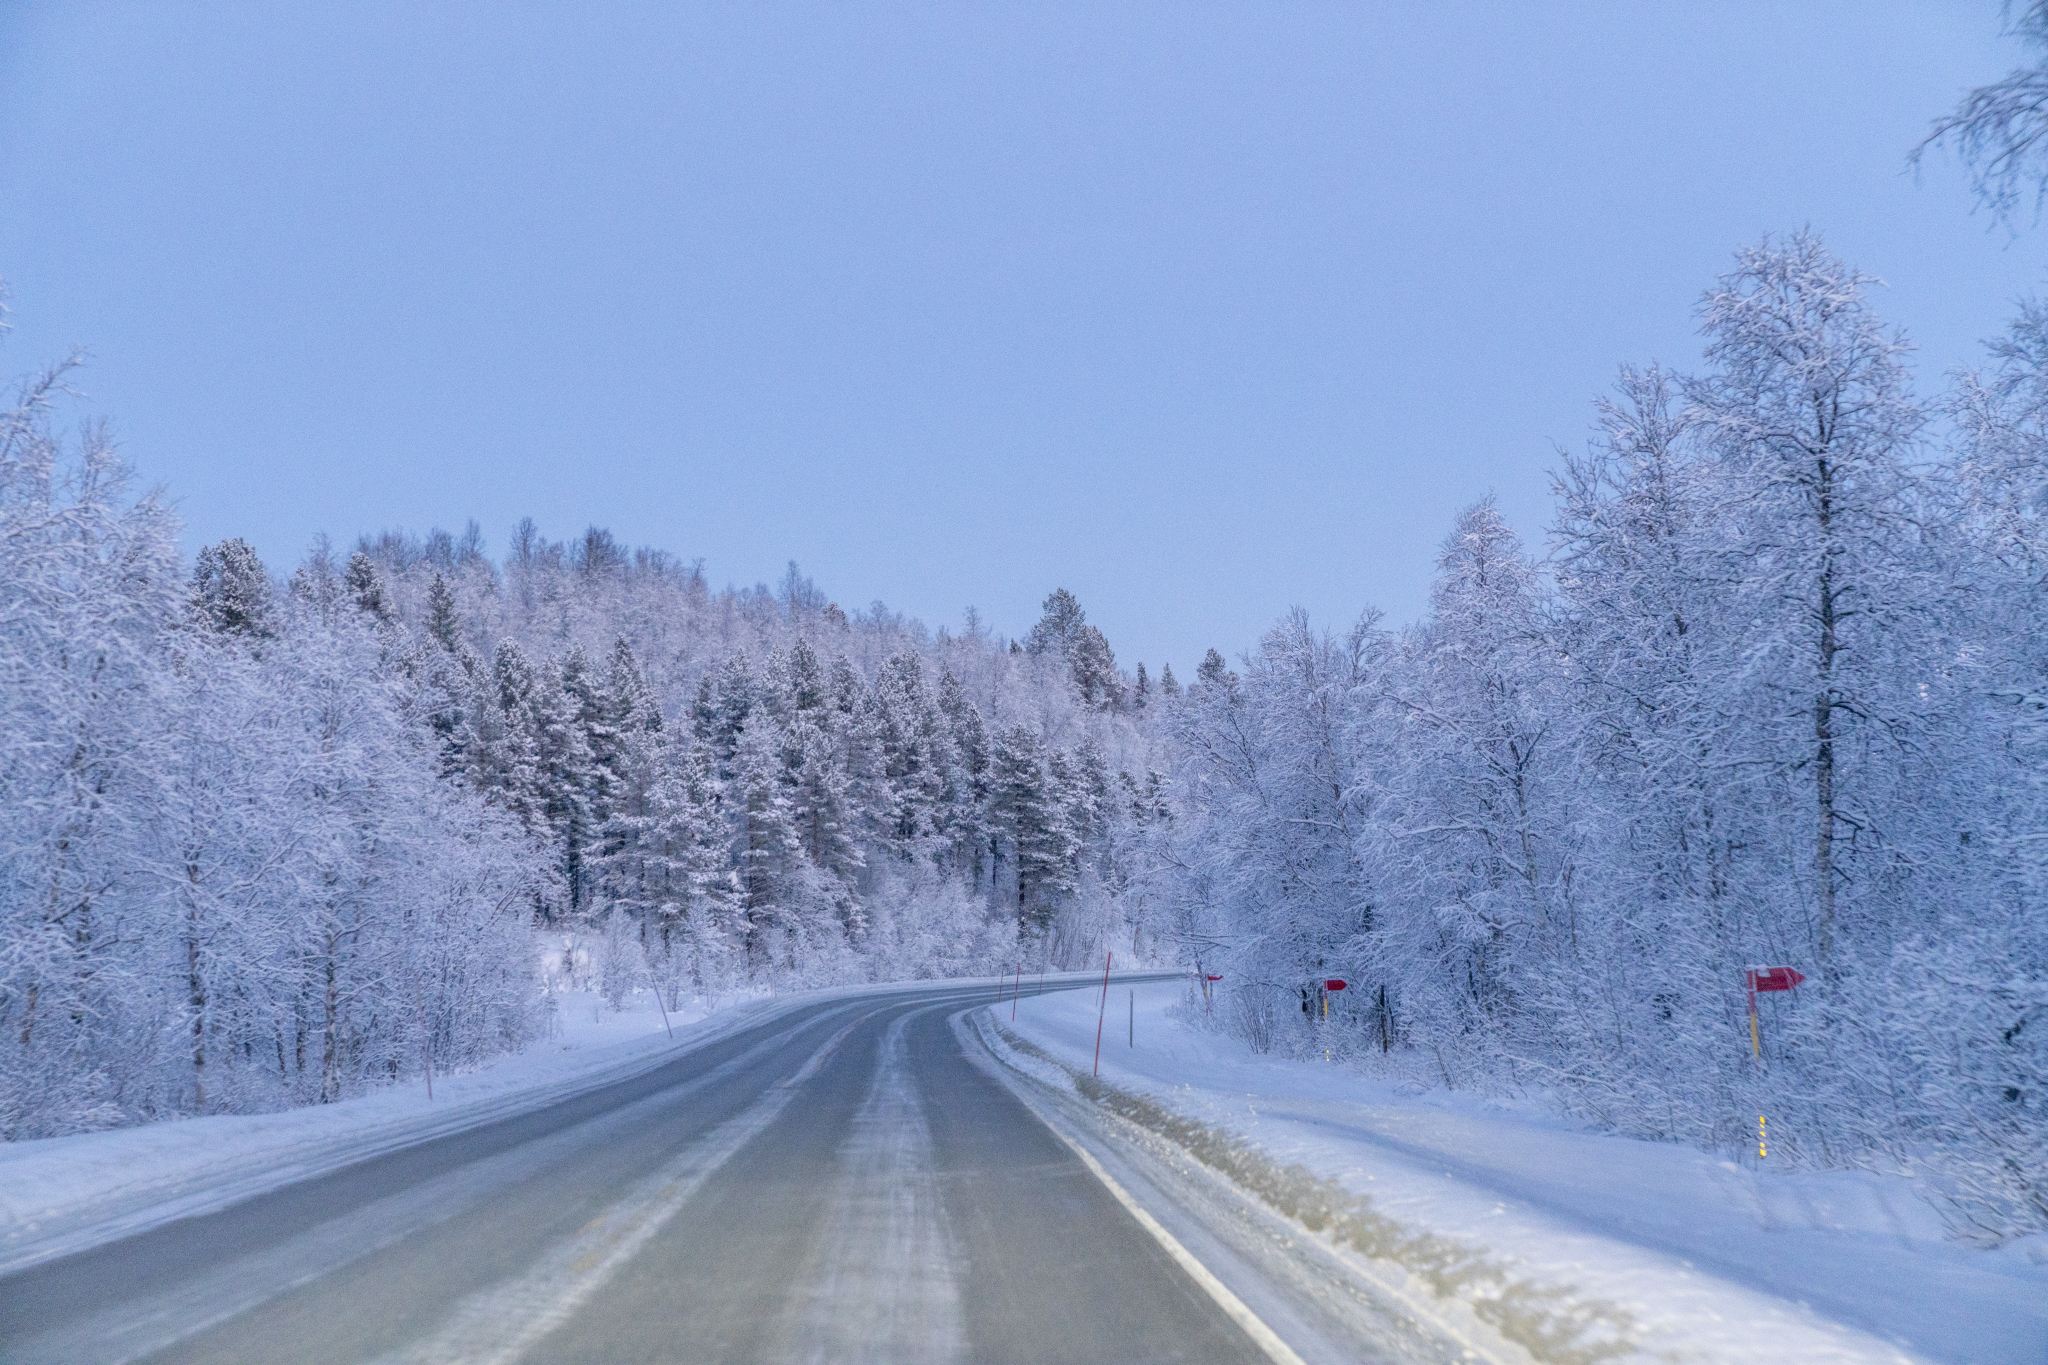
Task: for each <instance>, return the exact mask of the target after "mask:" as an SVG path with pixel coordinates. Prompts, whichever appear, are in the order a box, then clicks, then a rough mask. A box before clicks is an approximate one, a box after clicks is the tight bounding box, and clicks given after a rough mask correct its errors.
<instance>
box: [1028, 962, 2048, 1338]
mask: <svg viewBox="0 0 2048 1365" xmlns="http://www.w3.org/2000/svg"><path fill="white" fill-rule="evenodd" d="M1133 989H1135V1004H1136V1011H1135V1022H1136V1039H1137V1042H1136V1046H1135V1047H1133V1046H1131V1045H1130V1044H1129V1043H1128V1042H1127V1036H1128V1034H1127V1030H1128V1029H1129V1027H1130V1025H1129V1023H1128V1022H1127V1020H1128V1018H1129V1016H1128V1015H1127V1009H1128V1007H1129V1001H1130V999H1131V997H1130V996H1127V995H1126V992H1127V991H1131V990H1133ZM1111 990H1112V996H1111V1000H1110V1009H1109V1011H1108V1019H1107V1023H1106V1027H1105V1028H1104V1030H1103V1038H1102V1076H1103V1079H1104V1080H1105V1081H1108V1082H1110V1083H1111V1084H1112V1085H1114V1086H1117V1087H1119V1088H1121V1089H1124V1090H1127V1091H1130V1092H1135V1093H1136V1094H1139V1095H1142V1096H1146V1097H1149V1098H1151V1099H1152V1100H1155V1101H1157V1102H1159V1103H1160V1104H1163V1105H1165V1106H1166V1107H1168V1108H1170V1109H1172V1110H1174V1111H1175V1112H1177V1113H1179V1114H1182V1115H1185V1116H1187V1117H1190V1118H1194V1119H1197V1120H1200V1121H1202V1122H1204V1123H1207V1124H1211V1125H1214V1126H1216V1127H1218V1128H1222V1129H1225V1130H1228V1131H1229V1132H1232V1133H1235V1134H1237V1135H1239V1136H1240V1137H1242V1138H1244V1139H1246V1140H1248V1141H1249V1142H1251V1143H1252V1144H1254V1145H1255V1146H1256V1147H1258V1148H1259V1149H1261V1150H1262V1151H1263V1152H1264V1153H1265V1154H1266V1156H1268V1157H1270V1158H1271V1159H1272V1160H1273V1161H1274V1162H1277V1163H1279V1164H1280V1165H1283V1166H1284V1165H1288V1164H1299V1165H1300V1166H1302V1167H1305V1168H1307V1170H1308V1171H1310V1172H1313V1173H1314V1174H1315V1175H1316V1176H1320V1177H1324V1178H1328V1179H1334V1180H1336V1181H1338V1182H1340V1183H1341V1184H1342V1185H1343V1186H1344V1187H1345V1188H1346V1189H1348V1190H1350V1191H1351V1192H1353V1193H1354V1194H1357V1195H1362V1196H1365V1197H1366V1198H1367V1199H1368V1200H1369V1201H1370V1205H1371V1209H1372V1211H1373V1213H1374V1214H1375V1215H1376V1216H1378V1217H1380V1218H1384V1219H1390V1220H1393V1221H1394V1222H1396V1223H1398V1224H1400V1225H1402V1226H1403V1227H1405V1228H1408V1229H1412V1230H1414V1231H1415V1232H1416V1233H1418V1234H1421V1233H1427V1234H1433V1235H1434V1236H1436V1237H1438V1238H1444V1239H1449V1240H1450V1241H1452V1242H1455V1243H1457V1244H1459V1246H1460V1247H1462V1248H1464V1249H1466V1250H1467V1251H1469V1254H1470V1255H1471V1256H1472V1257H1475V1258H1479V1259H1482V1260H1485V1261H1486V1262H1487V1263H1489V1264H1495V1265H1500V1266H1504V1267H1507V1268H1509V1270H1510V1271H1511V1273H1512V1275H1513V1276H1514V1278H1515V1281H1516V1282H1517V1283H1518V1284H1521V1285H1527V1286H1531V1287H1532V1289H1531V1292H1555V1293H1558V1294H1560V1295H1566V1296H1568V1297H1570V1298H1572V1299H1574V1300H1576V1301H1579V1302H1582V1303H1586V1304H1597V1305H1599V1306H1600V1308H1601V1310H1602V1311H1603V1312H1606V1313H1608V1314H1609V1315H1610V1317H1611V1319H1612V1320H1613V1321H1614V1322H1616V1323H1621V1324H1625V1326H1624V1327H1623V1328H1622V1329H1621V1334H1622V1335H1623V1336H1624V1337H1625V1339H1626V1340H1627V1341H1629V1342H1631V1343H1632V1344H1633V1346H1634V1348H1635V1349H1634V1352H1633V1355H1634V1357H1635V1358H1645V1359H1648V1358H1668V1359H1675V1360H1691V1361H1721V1360H1730V1361H1733V1360H1742V1361H1770V1360H1788V1361H1789V1360H1798V1361H1802V1362H1805V1361H1814V1360H1838V1361H1845V1362H1846V1361H1878V1360H1888V1361H1900V1360H1914V1359H1920V1360H1938V1361H1947V1362H1969V1363H1970V1365H1979V1363H1981V1365H2040V1362H2041V1361H2043V1360H2048V1264H2044V1261H2048V1249H2044V1248H2041V1247H2038V1246H2035V1247H2031V1248H2030V1247H2024V1246H2021V1247H2008V1248H2006V1249H2005V1250H2003V1251H2000V1252H1984V1251H1977V1250H1972V1249H1969V1248H1965V1247H1961V1246H1958V1245H1956V1244H1954V1243H1952V1242H1950V1241H1949V1240H1948V1239H1947V1238H1946V1237H1945V1235H1944V1230H1943V1227H1942V1224H1941V1221H1940V1219H1939V1217H1938V1216H1937V1215H1936V1214H1935V1211H1934V1210H1933V1209H1932V1208H1931V1207H1930V1206H1929V1205H1928V1204H1927V1203H1926V1202H1925V1201H1924V1200H1923V1199H1922V1198H1920V1196H1919V1192H1918V1191H1917V1189H1916V1188H1915V1187H1914V1185H1913V1183H1912V1182H1911V1181H1908V1180H1904V1179H1898V1178H1887V1177H1880V1176H1874V1175H1868V1174H1863V1173H1856V1172H1829V1173H1802V1172H1777V1171H1771V1170H1768V1169H1766V1170H1761V1171H1760V1170H1757V1169H1754V1168H1753V1164H1752V1166H1742V1165H1738V1164H1736V1163H1734V1162H1727V1161H1720V1160H1717V1159H1715V1158H1713V1157H1711V1156H1708V1155H1706V1154H1704V1153H1700V1152H1697V1151H1693V1150H1690V1149H1687V1148H1681V1147H1676V1146H1671V1145H1666V1144H1658V1143H1648V1142H1639V1141H1633V1140H1630V1139H1625V1138H1616V1137H1610V1136H1606V1135H1602V1134H1598V1133H1592V1132H1587V1131H1585V1130H1583V1129H1580V1128H1577V1127H1575V1126H1573V1125H1571V1124H1569V1123H1566V1122H1562V1121H1560V1120H1557V1119H1555V1118H1552V1117H1548V1116H1545V1115H1542V1114H1538V1113H1534V1112H1526V1111H1521V1110H1516V1109H1512V1108H1508V1107H1504V1106H1501V1105H1497V1104H1492V1103H1489V1102H1487V1101H1485V1100H1482V1099H1479V1098H1476V1097H1473V1096H1467V1095H1458V1094H1446V1093H1444V1092H1431V1093H1426V1094H1414V1093H1404V1091H1403V1089H1402V1088H1401V1087H1399V1086H1397V1085H1395V1084H1392V1083H1388V1082H1382V1081H1376V1080H1373V1079H1370V1078H1367V1077H1364V1076H1361V1075H1359V1074H1357V1073H1355V1072H1352V1071H1350V1070H1348V1069H1347V1068H1344V1067H1341V1066H1329V1065H1320V1064H1312V1063H1302V1062H1292V1061H1286V1060H1281V1059H1277V1058H1273V1057H1258V1056H1254V1055H1252V1054H1251V1053H1250V1052H1249V1051H1248V1050H1246V1049H1245V1048H1244V1047H1243V1046H1242V1045H1241V1044H1239V1043H1238V1042H1236V1041H1235V1040H1233V1039H1230V1038H1227V1037H1224V1036H1220V1035H1216V1034H1207V1033H1201V1032H1197V1031H1193V1030H1191V1029H1189V1028H1187V1027H1185V1026H1183V1025H1181V1024H1180V1023H1178V1022H1176V1021H1174V1020H1173V1019H1172V1018H1170V1017H1169V1015H1168V1010H1169V1008H1170V1007H1171V1006H1172V1005H1174V1004H1175V1003H1176V1002H1178V1001H1179V1000H1180V998H1181V996H1182V992H1183V990H1184V987H1183V986H1181V985H1179V984H1160V985H1153V986H1138V987H1136V988H1131V987H1127V986H1121V985H1119V986H1113V987H1112V988H1111ZM1096 1002H1097V994H1096V992H1093V991H1076V992H1067V993H1063V994H1060V995H1053V996H1047V997H1045V998H1043V999H1033V998H1030V997H1026V998H1025V1000H1024V1001H1023V1002H1022V1004H1021V1007H1020V1008H1019V1009H1018V1011H1017V1020H1016V1022H1015V1023H1014V1024H1012V1023H1010V1022H1009V1011H1007V1010H1002V1011H998V1012H997V1018H998V1020H999V1021H1000V1022H1001V1023H1002V1024H1003V1025H1004V1026H1005V1027H1006V1028H1010V1029H1013V1030H1014V1031H1015V1032H1016V1033H1017V1034H1019V1035H1021V1036H1022V1037H1023V1038H1025V1039H1027V1040H1028V1041H1029V1042H1030V1043H1032V1044H1034V1045H1036V1046H1038V1047H1040V1048H1043V1049H1044V1050H1045V1051H1046V1052H1048V1053H1050V1054H1052V1055H1053V1056H1054V1057H1056V1058H1058V1059H1059V1060H1060V1061H1062V1062H1064V1063H1066V1064H1067V1065H1069V1066H1071V1067H1073V1068H1075V1069H1077V1070H1079V1071H1080V1072H1082V1073H1083V1074H1084V1075H1085V1074H1086V1072H1087V1071H1088V1069H1089V1067H1090V1065H1091V1059H1092V1054H1093V1052H1094V1048H1095V1045H1096V1036H1097V1035H1096V1031H1097V1013H1096ZM1410 1089H1412V1087H1410ZM1558 1358H1560V1359H1563V1358H1568V1357H1566V1356H1560V1357H1558ZM1589 1358H1590V1357H1589ZM1622 1358H1627V1357H1622Z"/></svg>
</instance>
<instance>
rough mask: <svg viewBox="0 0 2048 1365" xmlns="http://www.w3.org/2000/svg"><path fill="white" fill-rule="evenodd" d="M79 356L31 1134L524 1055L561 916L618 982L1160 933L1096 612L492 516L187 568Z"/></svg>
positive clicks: (20, 1103)
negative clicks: (1034, 609)
mask: <svg viewBox="0 0 2048 1365" xmlns="http://www.w3.org/2000/svg"><path fill="white" fill-rule="evenodd" d="M68 369H69V366H61V367H58V368H57V369H54V370H52V371H49V372H46V373H43V374H39V375H37V376H35V377H33V378H32V379H31V380H30V381H28V382H27V384H26V385H25V386H24V387H23V389H22V391H21V393H20V395H19V397H18V400H17V402H16V403H15V405H14V407H13V408H12V410H11V411H9V412H8V413H6V414H5V416H4V419H0V421H4V426H0V604H4V605H0V612H4V618H0V619H4V621H5V628H4V632H0V660H4V662H0V670H4V683H0V830H4V833H0V858H4V860H5V867H4V873H0V875H4V885H5V888H6V891H5V897H4V902H0V914H4V921H0V924H4V928H0V1133H4V1135H5V1136H6V1137H8V1138H24V1137H34V1136H42V1135H48V1134H54V1133H61V1132H66V1131H73V1130H78V1129H83V1128H92V1127H105V1126H111V1125H118V1124H124V1123H133V1122H139V1121H144V1120H149V1119H153V1118H161V1117H165V1116H169V1115H174V1114H181V1113H213V1112H236V1111H251V1110H261V1109H266V1108H276V1107H280V1106H287V1105H293V1104H302V1103H311V1102H317V1101H327V1100H333V1099H337V1098H340V1097H342V1096H345V1095H348V1094H351V1093H356V1092H358V1091H360V1090H361V1089H362V1088H364V1087H365V1086H367V1085H370V1084H373V1083H375V1082H376V1081H378V1080H380V1079H385V1078H396V1077H401V1076H412V1075H418V1074H420V1072H421V1071H422V1070H424V1069H426V1068H429V1067H432V1066H436V1065H438V1066H440V1067H442V1068H443V1069H447V1068H457V1067H462V1066H465V1065H469V1064H473V1063H475V1062H477V1061H480V1060H482V1059H484V1058H487V1057H489V1056H492V1055H494V1054H497V1053H500V1052H503V1051H505V1050H508V1049H511V1048H515V1047H518V1046H520V1045H522V1044H524V1043H525V1042H527V1041H528V1040H529V1039H530V1038H532V1037H533V1036H535V1034H536V1032H537V1031H538V1030H542V1029H544V1028H545V1026H546V1013H545V1011H546V1008H547V1002H546V1000H545V999H544V998H543V996H542V994H541V992H540V990H539V988H538V980H539V977H538V975H537V970H536V969H537V963H536V961H535V956H536V953H537V952H539V951H541V947H540V944H541V943H542V941H543V940H541V939H540V938H538V937H537V936H536V934H535V932H534V931H535V929H536V928H542V929H548V930H553V931H556V932H555V933H553V934H552V935H550V936H549V937H548V938H547V939H546V940H545V942H546V943H547V944H548V947H549V950H550V951H555V950H558V949H559V946H560V945H561V944H563V943H568V944H571V945H574V946H575V947H576V950H577V952H578V956H579V959H580V963H581V965H582V967H583V968H584V969H585V970H587V971H589V972H591V973H593V974H594V975H596V976H597V978H598V980H599V983H600V985H601V988H602V989H603V990H604V991H605V992H606V993H607V994H608V995H610V996H611V997H612V998H613V1001H614V1003H615V1004H616V1003H618V1002H619V1001H621V1000H622V999H623V997H624V995H625V993H626V992H627V991H630V990H632V989H634V988H636V987H645V986H649V985H652V986H655V987H656V988H657V989H659V990H661V991H662V992H663V994H664V995H665V996H666V997H667V999H668V1000H669V1002H670V1003H674V1002H676V1000H677V998H678V997H679V996H680V995H681V994H683V993H691V994H712V995H717V994H719V993H722V992H725V991H728V990H730V989H733V988H736V987H746V986H763V985H765V986H770V987H773V986H778V985H791V984H833V983H839V982H846V981H860V980H867V979H892V978H900V977H919V976H934V975H947V974H960V973H977V972H988V971H993V970H995V969H997V967H998V966H999V965H1000V964H1008V963H1011V962H1014V961H1016V960H1017V957H1018V954H1019V953H1020V952H1028V953H1029V954H1030V955H1031V956H1032V957H1033V958H1034V959H1049V960H1050V961H1052V962H1053V963H1055V964H1060V963H1067V962H1078V961H1079V960H1080V959H1081V958H1082V957H1084V956H1088V955H1091V954H1092V953H1093V952H1094V951H1095V946H1096V944H1097V943H1098V941H1100V940H1102V939H1104V938H1105V937H1106V936H1107V935H1108V934H1110V933H1111V932H1112V930H1114V931H1115V932H1117V933H1119V934H1125V933H1128V932H1130V930H1131V929H1132V927H1133V921H1134V920H1136V919H1141V918H1142V914H1138V913H1136V911H1137V910H1139V909H1140V908H1141V907H1142V904H1143V900H1144V894H1145V893H1144V888H1143V886H1142V885H1141V884H1139V883H1140V881H1141V879H1140V878H1137V877H1136V876H1134V872H1133V869H1136V868H1140V867H1144V866H1149V862H1148V861H1147V858H1146V855H1145V850H1146V848H1147V846H1148V841H1149V840H1150V839H1151V837H1152V833H1151V832H1152V830H1153V829H1154V828H1155V827H1156V826H1157V825H1158V824H1159V823H1160V822H1161V820H1162V819H1163V809H1164V807H1163V799H1164V798H1163V782H1162V779H1161V777H1160V776H1159V774H1158V771H1157V770H1158V768H1159V767H1162V766H1165V762H1164V760H1163V759H1155V758H1154V756H1153V753H1152V743H1153V742H1152V741H1151V739H1150V738H1148V731H1147V730H1146V729H1145V727H1144V726H1143V725H1142V724H1141V718H1142V717H1143V715H1144V712H1145V708H1146V705H1147V703H1148V702H1149V701H1150V700H1151V695H1150V693H1151V686H1150V682H1149V679H1146V677H1145V675H1144V672H1143V670H1142V669H1140V670H1138V672H1137V674H1136V675H1135V676H1134V677H1132V678H1129V679H1126V678H1125V677H1124V676H1123V675H1122V673H1121V672H1120V671H1119V670H1118V669H1117V667H1116V664H1115V660H1114V656H1113V655H1112V653H1111V651H1110V648H1109V644H1108V642H1107V641H1106V640H1105V639H1104V638H1103V636H1102V634H1101V633H1100V632H1099V631H1098V630H1096V629H1095V628H1094V627H1092V626H1090V625H1088V624H1087V622H1086V618H1085V613H1084V612H1083V610H1082V608H1081V606H1080V604H1079V603H1078V602H1077V601H1075V600H1074V598H1073V597H1072V595H1071V594H1068V593H1065V592H1063V591H1062V592H1056V593H1054V594H1053V595H1052V596H1051V597H1049V598H1048V599H1047V602H1046V612H1045V617H1044V620H1043V621H1041V622H1040V623H1039V624H1038V626H1037V627H1036V628H1035V629H1034V630H1033V631H1032V632H1031V634H1030V635H1029V637H1028V638H1027V639H1026V640H1023V641H1019V642H1011V641H1008V640H1005V639H1000V638H997V637H996V636H994V635H992V634H991V633H990V632H988V631H987V630H985V629H984V628H982V627H981V626H980V625H979V624H978V623H977V622H974V621H972V620H970V623H969V625H968V628H967V629H966V630H965V632H964V633H961V634H957V635H956V634H950V633H948V632H946V631H943V630H941V631H939V632H936V633H933V632H930V631H927V630H926V629H925V628H924V627H923V626H921V625H919V624H918V623H916V622H914V621H909V620H905V619H904V618H902V617H901V616H899V615H896V614H894V613H892V612H890V611H888V610H887V609H886V608H884V607H882V606H881V605H880V604H876V605H875V606H874V607H872V608H871V609H869V610H867V611H857V612H853V613H848V612H846V611H843V610H841V609H840V608H839V607H838V606H836V605H835V604H833V603H831V602H829V601H827V600H826V599H825V598H824V597H823V596H822V595H821V594H820V593H819V592H818V591H817V589H816V588H815V587H813V586H812V585H811V584H810V583H809V582H808V581H807V580H805V579H804V578H803V577H802V576H801V575H800V574H798V573H797V571H796V570H795V568H794V566H792V568H791V571H790V573H789V575H788V577H787V579H786V581H785V582H784V583H783V584H782V587H781V590H780V591H779V592H771V591H769V590H767V589H765V588H756V589H750V590H743V591H734V590H725V591H713V590H711V589H710V588H709V587H708V585H707V583H706V580H705V578H704V575H703V574H702V572H701V571H700V570H699V569H698V568H697V567H695V566H692V565H688V564H683V563H680V562H678V561H676V560H674V559H672V558H670V557H668V556H666V555H663V554H661V553H658V552H654V551H647V550H640V551H633V552H630V553H629V552H628V551H626V550H625V549H624V548H623V547H621V546H618V545H617V544H615V543H614V542H613V540H612V538H611V537H610V536H609V535H608V534H606V533H605V532H604V531H602V530H596V529H593V530H591V531H589V532H587V533H586V534H584V535H583V536H582V537H580V538H579V539H577V540H575V541H574V542H572V543H569V544H561V543H556V542H550V541H547V540H545V539H543V538H542V537H541V536H540V535H539V534H538V532H537V531H535V530H534V528H533V526H532V525H531V523H526V524H522V525H521V526H520V527H519V528H518V529H517V530H516V532H515V535H514V539H513V544H512V547H511V551H510V553H509V554H508V555H507V556H506V557H505V558H504V559H503V561H502V562H501V563H493V562H491V561H490V560H489V559H487V558H486V557H485V556H484V554H483V553H482V551H481V548H480V546H481V537H480V536H479V535H478V534H477V533H476V532H475V530H474V528H472V529H471V531H470V532H469V534H467V535H466V536H465V537H462V538H459V539H458V538H456V537H453V536H450V535H447V534H445V533H438V532H437V533H434V534H431V535H429V536H427V537H425V538H424V539H420V538H414V537H409V536H404V535H384V536H381V537H376V538H366V539H365V540H364V542H363V544H362V547H361V548H360V549H357V550H355V551H353V552H350V553H347V554H345V555H344V554H337V553H334V552H332V551H330V549H329V548H328V547H327V546H326V545H325V544H324V543H323V544H319V545H316V546H315V547H314V548H313V550H312V551H311V553H310V554H308V556H307V557H306V558H305V560H304V562H303V563H301V564H299V565H297V566H295V567H294V568H292V569H291V570H290V571H289V572H288V573H284V574H276V573H273V572H271V571H270V570H269V569H268V568H267V567H266V566H265V565H264V564H262V563H261V562H260V560H259V559H258V558H257V556H256V554H255V552H254V551H253V550H252V549H251V548H250V547H249V546H248V545H247V544H246V543H244V542H242V541H239V540H229V541H226V542H223V543H221V544H219V545H214V546H208V547H205V548H204V549H202V550H201V551H200V552H199V554H198V556H197V558H196V563H194V564H192V565H190V566H187V565H185V564H183V563H181V560H180V556H179V553H178V550H177V548H176V544H175V539H174V537H175V534H176V530H177V527H176V524H175V522H174V520H173V518H172V516H171V515H170V513H169V512H168V511H167V510H166V508H165V506H164V504H163V502H162V501H161V500H160V499H159V498H158V497H157V496H155V495H153V494H143V495H140V496H137V495H136V494H135V493H134V491H133V489H132V487H131V483H130V474H129V471H127V470H126V469H125V468H124V467H123V466H122V464H121V463H120V461H119V460H118V459H117V458H116V456H115V455H114V453H113V449H112V446H111V443H110V441H109V439H108V437H107V435H106V433H105V432H104V431H103V430H101V429H99V428H97V427H91V426H89V427H87V428H86V429H85V431H84V433H83V435H82V436H81V437H79V438H76V439H63V438H60V435H59V430H60V429H59V427H58V425H57V423H56V420H55V418H56V408H57V406H58V404H59V402H60V400H61V399H62V398H63V397H64V394H65V380H66V374H67V371H68ZM1166 681H1168V685H1169V686H1171V683H1170V675H1169V677H1168V679H1167V680H1166ZM1020 940H1021V946H1020ZM1163 951H1166V952H1167V953H1168V954H1169V955H1170V952H1171V949H1166V950H1163Z"/></svg>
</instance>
